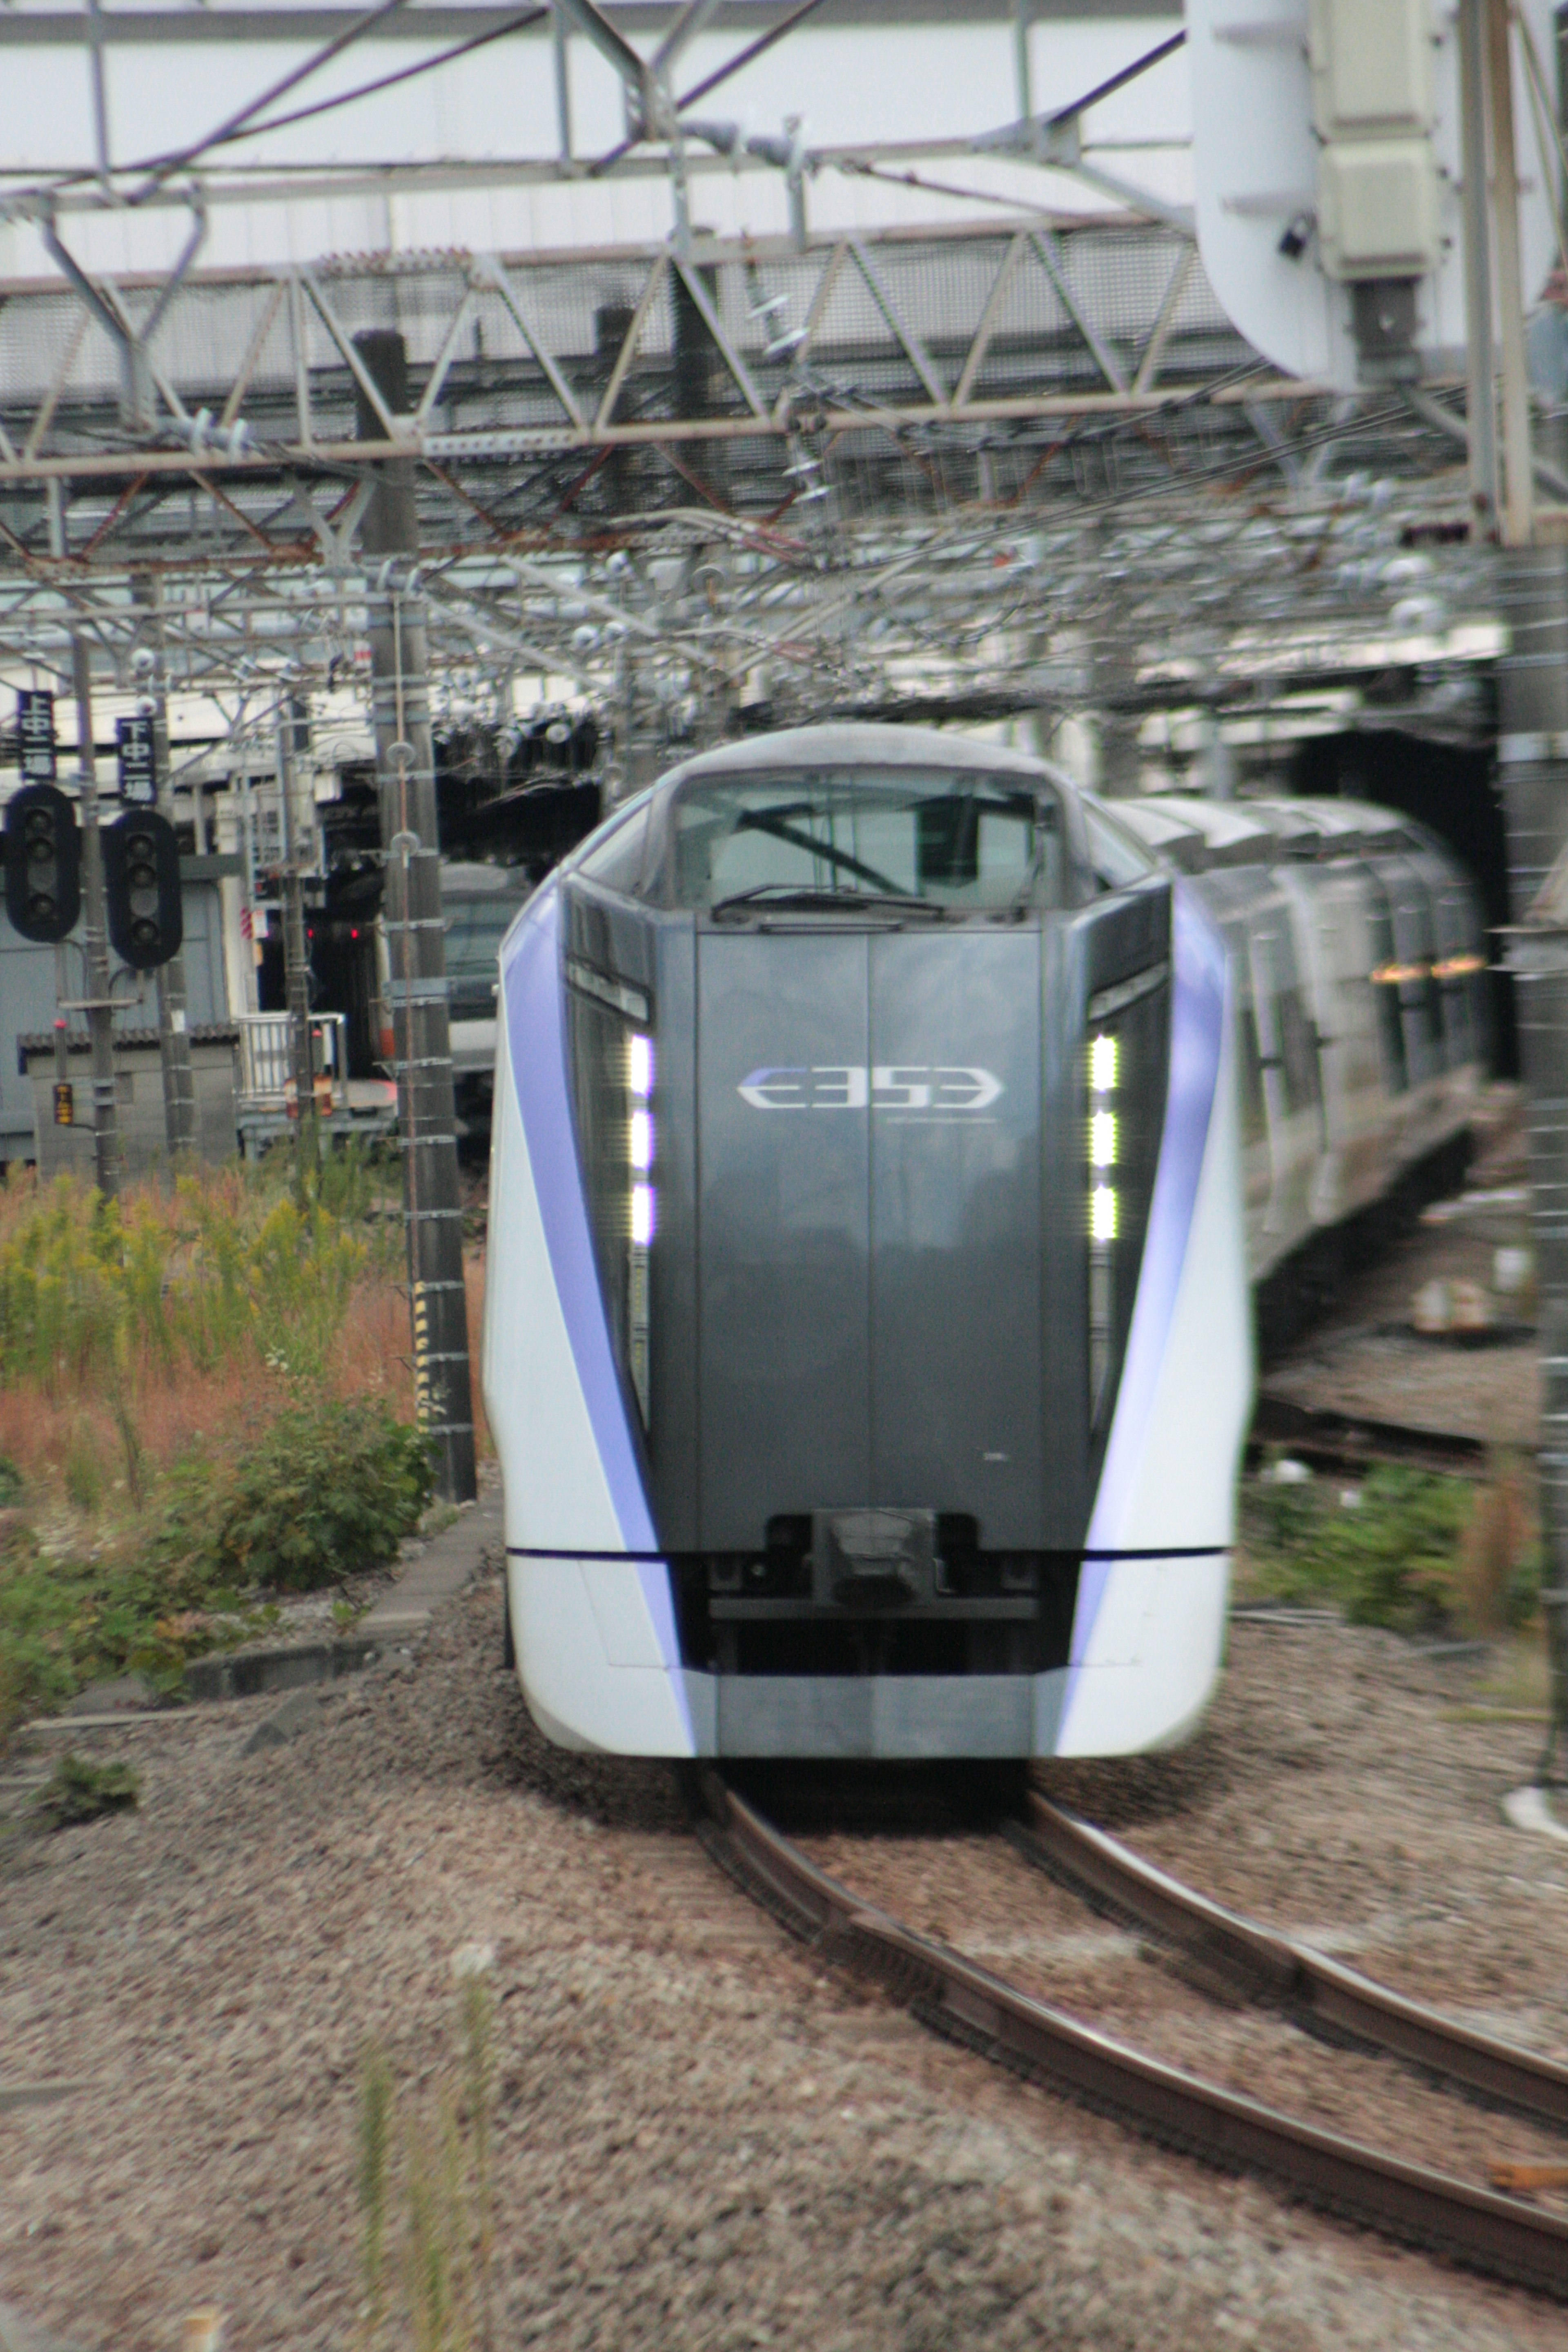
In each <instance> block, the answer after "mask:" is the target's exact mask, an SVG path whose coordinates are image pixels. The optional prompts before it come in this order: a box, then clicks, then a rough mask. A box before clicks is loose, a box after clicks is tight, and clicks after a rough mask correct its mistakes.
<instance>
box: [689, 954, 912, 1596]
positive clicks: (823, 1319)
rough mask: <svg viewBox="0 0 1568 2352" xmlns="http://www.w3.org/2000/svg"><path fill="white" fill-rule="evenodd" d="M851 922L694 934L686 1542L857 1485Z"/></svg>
mask: <svg viewBox="0 0 1568 2352" xmlns="http://www.w3.org/2000/svg"><path fill="white" fill-rule="evenodd" d="M869 945H870V942H869V941H868V939H867V938H866V937H865V935H864V934H863V933H853V932H852V933H849V934H847V935H845V934H842V933H837V934H834V933H826V934H825V933H822V932H809V931H808V932H805V933H800V934H796V933H789V932H785V933H782V934H779V933H773V934H769V933H758V932H749V931H748V932H740V933H736V934H732V935H726V934H725V933H722V932H716V931H715V932H705V933H703V934H702V935H701V936H700V938H699V939H698V941H697V1034H698V1054H697V1061H698V1108H697V1117H698V1154H699V1165H700V1198H699V1203H698V1318H699V1339H698V1349H699V1363H698V1383H699V1416H700V1473H699V1476H700V1507H699V1517H700V1528H701V1535H700V1541H701V1542H702V1544H703V1545H704V1546H707V1547H711V1548H713V1549H724V1550H728V1549H741V1548H742V1547H747V1546H753V1545H755V1546H759V1547H760V1546H761V1545H762V1543H763V1537H764V1529H765V1524H766V1521H767V1519H768V1517H769V1516H770V1514H772V1513H775V1512H779V1511H807V1512H809V1511H811V1510H813V1509H816V1508H818V1507H821V1508H834V1507H851V1506H855V1505H861V1504H865V1503H868V1502H869V1501H871V1500H873V1499H879V1498H875V1497H873V1496H872V1494H871V1491H870V1484H871V1458H870V1425H869V1399H870V1331H869V1318H868V1285H869V1213H868V1172H869V1171H868V1154H869V1136H868V1121H867V1115H866V1103H865V1095H866V1085H867V1077H866V1073H867V1069H868V1062H869V1053H868V1021H867V993H868V991H867V971H868V964H867V958H868V948H869Z"/></svg>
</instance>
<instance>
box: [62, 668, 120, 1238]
mask: <svg viewBox="0 0 1568 2352" xmlns="http://www.w3.org/2000/svg"><path fill="white" fill-rule="evenodd" d="M71 682H72V684H73V686H74V687H75V688H76V740H77V778H78V783H79V789H80V793H81V835H82V841H81V874H82V926H81V938H82V949H83V952H84V954H85V958H86V961H87V1007H86V1010H87V1022H88V1032H89V1035H90V1037H91V1039H92V1146H93V1159H94V1165H95V1168H96V1171H97V1176H98V1189H99V1191H100V1192H101V1193H102V1194H103V1196H104V1198H105V1199H106V1200H110V1201H111V1200H113V1198H114V1196H115V1194H116V1193H117V1192H119V1190H120V1115H119V1106H118V1104H117V1102H116V1099H115V1093H114V1027H113V1022H114V1013H113V1008H112V1006H111V1003H110V994H109V934H108V931H107V929H105V925H104V907H103V842H102V838H101V836H100V833H99V829H98V772H97V770H96V768H95V767H94V765H93V754H92V657H91V656H90V654H89V650H88V644H87V639H86V638H85V637H80V636H75V635H73V636H72V638H71Z"/></svg>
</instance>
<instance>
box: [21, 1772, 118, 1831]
mask: <svg viewBox="0 0 1568 2352" xmlns="http://www.w3.org/2000/svg"><path fill="white" fill-rule="evenodd" d="M141 1794H142V1784H141V1782H140V1781H139V1780H138V1779H137V1777H136V1774H135V1772H134V1771H133V1769H132V1767H131V1766H130V1765H129V1764H89V1763H88V1762H87V1761H86V1759H85V1758H83V1757H80V1756H62V1757H61V1758H60V1760H59V1762H58V1764H57V1765H56V1766H55V1769H54V1777H53V1778H52V1779H51V1780H50V1781H49V1782H48V1784H47V1787H46V1788H45V1790H44V1791H43V1793H42V1795H41V1796H40V1797H39V1799H38V1804H39V1807H40V1809H41V1810H42V1811H44V1812H45V1813H47V1816H48V1818H49V1820H50V1821H51V1822H52V1823H53V1824H54V1826H55V1828H56V1829H58V1830H64V1829H69V1828H71V1827H72V1826H73V1825H74V1824H75V1823H76V1822H95V1821H96V1820H97V1819H98V1817H99V1815H100V1813H121V1812H124V1811H126V1810H127V1809H128V1808H129V1807H131V1806H132V1805H135V1804H136V1803H138V1802H139V1801H140V1799H141Z"/></svg>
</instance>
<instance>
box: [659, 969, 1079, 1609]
mask: <svg viewBox="0 0 1568 2352" xmlns="http://www.w3.org/2000/svg"><path fill="white" fill-rule="evenodd" d="M1041 952H1042V949H1041V935H1040V933H1039V932H1038V931H1037V930H1035V929H1027V930H1026V929H1019V930H1017V931H1016V932H1011V933H1005V932H999V931H998V930H997V929H991V928H988V929H987V930H986V931H985V932H984V934H978V933H976V932H974V931H972V930H966V929H961V928H959V927H956V926H955V927H953V928H952V929H951V930H947V931H934V930H931V929H923V928H922V929H921V931H919V932H918V933H911V932H900V931H895V930H888V929H883V930H873V931H870V932H866V931H861V932H858V933H853V934H846V933H845V932H844V931H842V930H837V931H835V930H832V929H828V928H827V927H826V926H819V927H818V928H817V929H814V930H813V929H802V930H801V931H800V932H799V933H798V934H795V933H788V932H783V931H781V930H779V929H774V930H773V931H772V932H771V933H769V934H767V935H759V934H757V933H754V932H751V933H740V934H725V933H715V932H709V933H705V934H703V935H702V936H701V937H700V939H699V940H698V1024H697V1025H698V1034H699V1040H700V1045H699V1072H698V1087H697V1102H698V1123H699V1150H698V1155H697V1156H698V1161H699V1165H700V1197H699V1214H698V1221H697V1223H698V1234H699V1239H698V1258H699V1268H698V1349H697V1352H698V1359H699V1368H700V1369H699V1391H700V1393H699V1413H698V1417H699V1423H700V1436H699V1444H698V1449H697V1450H698V1455H699V1460H700V1527H701V1542H702V1544H703V1546H704V1547H711V1548H712V1549H726V1550H727V1549H742V1548H744V1547H747V1546H752V1545H760V1544H761V1543H762V1542H763V1539H764V1530H765V1528H766V1524H767V1521H768V1519H769V1518H770V1517H773V1516H774V1515H776V1514H813V1513H815V1514H816V1515H818V1517H817V1522H816V1534H815V1536H814V1547H813V1549H814V1561H815V1563H816V1564H815V1567H814V1577H815V1578H816V1579H819V1580H822V1581H823V1585H824V1591H826V1590H827V1589H829V1588H832V1589H833V1590H837V1589H838V1588H840V1587H842V1586H845V1585H847V1584H853V1583H856V1582H858V1583H861V1584H877V1583H881V1584H882V1585H885V1586H886V1588H887V1590H888V1593H889V1598H893V1597H894V1596H895V1595H896V1592H897V1591H898V1590H900V1589H902V1588H907V1589H908V1590H909V1591H910V1593H911V1594H914V1593H916V1592H917V1591H918V1592H921V1593H925V1592H927V1591H929V1586H930V1578H931V1566H930V1562H931V1555H932V1551H933V1548H934V1538H933V1537H932V1535H931V1528H933V1527H934V1517H933V1515H934V1514H935V1513H936V1512H938V1511H944V1512H963V1513H966V1514H969V1515H971V1516H972V1517H973V1518H974V1519H975V1520H976V1521H977V1522H978V1523H979V1526H980V1530H981V1541H982V1542H983V1543H984V1545H985V1546H987V1547H988V1548H989V1547H995V1548H1002V1549H1006V1548H1011V1547H1016V1548H1024V1547H1035V1546H1037V1545H1038V1543H1039V1541H1040V1527H1041V1517H1042V1508H1043V1500H1044V1497H1043V1465H1042V1447H1043V1422H1044V1417H1045V1396H1044V1390H1043V1381H1044V1367H1043V1360H1042V1320H1041V1318H1042V1271H1043V1269H1042V1163H1041V1148H1040V1142H1041V1084H1042V1058H1041V1021H1040V1003H1041ZM823 1515H826V1518H825V1517H823ZM896 1515H901V1516H902V1520H903V1523H904V1531H903V1532H902V1533H901V1534H897V1533H895V1531H894V1528H893V1518H894V1517H895V1516H896ZM922 1529H923V1530H924V1533H922V1532H921V1530H922ZM879 1546H881V1547H883V1554H881V1555H879V1551H878V1547H879ZM879 1559H880V1560H881V1564H880V1565H879V1564H878V1562H879Z"/></svg>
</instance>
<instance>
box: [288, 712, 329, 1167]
mask: <svg viewBox="0 0 1568 2352" xmlns="http://www.w3.org/2000/svg"><path fill="white" fill-rule="evenodd" d="M293 730H294V713H293V709H292V708H291V707H289V706H286V707H285V708H284V709H283V710H282V711H281V712H280V713H279V719H278V798H279V810H280V815H281V822H282V833H283V994H284V1002H285V1003H286V1004H287V1005H288V1008H289V1062H290V1064H291V1065H292V1067H293V1072H294V1108H295V1111H296V1113H297V1114H298V1117H299V1121H300V1128H299V1133H298V1135H297V1136H296V1138H295V1166H296V1170H297V1171H298V1181H299V1189H300V1193H301V1195H303V1194H304V1193H305V1192H306V1191H307V1189H308V1186H309V1184H310V1180H311V1179H312V1178H314V1177H315V1176H317V1175H319V1174H320V1172H321V1136H320V1134H319V1132H318V1130H317V1127H316V1073H315V1057H314V1055H312V1054H311V1051H310V963H309V960H308V958H307V956H306V953H305V892H304V885H303V882H302V880H301V878H300V860H299V857H298V856H297V855H296V851H295V844H294V757H293V752H294V744H293Z"/></svg>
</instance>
